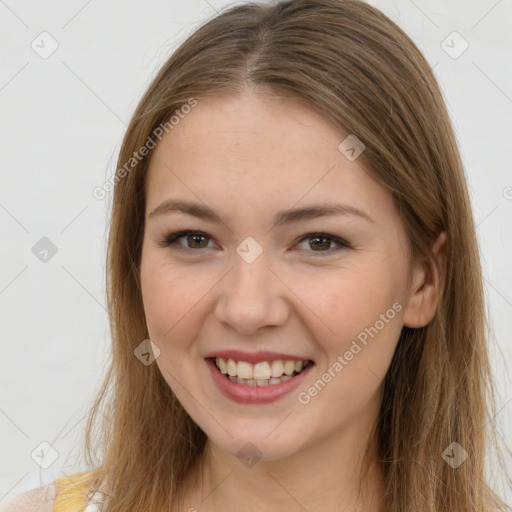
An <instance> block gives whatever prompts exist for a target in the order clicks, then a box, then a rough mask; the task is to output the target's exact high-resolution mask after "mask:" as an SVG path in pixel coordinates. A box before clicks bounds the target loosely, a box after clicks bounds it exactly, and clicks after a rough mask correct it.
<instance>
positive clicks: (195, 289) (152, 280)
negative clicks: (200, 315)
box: [141, 251, 201, 350]
mask: <svg viewBox="0 0 512 512" xmlns="http://www.w3.org/2000/svg"><path fill="white" fill-rule="evenodd" d="M200 289H201V287H200V283H198V282H197V280H196V279H194V277H193V274H190V275H189V274H187V272H186V271H183V269H173V268H172V266H170V265H169V264H168V263H167V262H165V261H161V258H159V257H156V255H154V254H151V253H150V252H149V251H148V253H147V254H144V253H143V258H142V261H141V290H142V300H143V304H144V313H145V316H146V322H147V325H148V331H149V334H150V338H151V340H152V341H154V342H155V343H156V344H157V345H158V346H159V347H160V348H161V349H164V350H168V349H169V348H177V347H179V346H180V340H187V339H188V338H187V336H190V333H188V332H186V331H187V328H188V329H190V328H191V327H193V325H194V323H191V322H187V318H188V317H189V315H190V314H191V312H192V311H193V309H194V306H195V305H196V304H197V302H198V300H199V298H200V297H198V295H199V291H200Z"/></svg>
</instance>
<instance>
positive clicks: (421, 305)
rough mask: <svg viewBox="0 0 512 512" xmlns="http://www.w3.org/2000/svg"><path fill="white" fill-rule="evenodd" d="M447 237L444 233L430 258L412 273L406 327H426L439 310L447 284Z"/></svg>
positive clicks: (405, 320) (436, 243)
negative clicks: (439, 303)
mask: <svg viewBox="0 0 512 512" xmlns="http://www.w3.org/2000/svg"><path fill="white" fill-rule="evenodd" d="M447 245H448V244H447V235H446V231H443V232H442V233H441V234H440V235H439V237H438V239H437V240H436V242H435V243H434V245H433V247H432V251H431V255H430V258H429V259H428V260H426V261H424V262H423V263H422V264H421V265H419V266H417V267H416V268H415V269H414V270H413V272H412V279H411V285H410V288H409V290H408V296H407V300H406V305H405V311H404V316H403V323H404V325H405V326H406V327H413V328H418V327H424V326H425V325H427V324H428V323H429V322H430V321H431V320H432V318H433V317H434V314H435V312H436V309H437V305H438V302H439V299H440V296H441V295H442V293H443V290H444V286H445V283H446V263H447V261H446V258H447V256H446V255H447Z"/></svg>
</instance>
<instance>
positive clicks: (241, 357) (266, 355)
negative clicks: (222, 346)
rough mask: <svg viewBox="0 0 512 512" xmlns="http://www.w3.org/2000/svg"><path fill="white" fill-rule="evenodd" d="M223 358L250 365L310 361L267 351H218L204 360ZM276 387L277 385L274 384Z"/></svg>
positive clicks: (305, 358) (306, 358)
mask: <svg viewBox="0 0 512 512" xmlns="http://www.w3.org/2000/svg"><path fill="white" fill-rule="evenodd" d="M216 357H223V358H224V359H233V360H234V361H246V362H248V363H251V364H256V363H260V362H262V361H268V362H269V363H271V362H272V361H275V360H276V359H281V360H285V361H312V359H309V358H308V357H300V356H293V355H290V354H283V353H280V352H270V351H268V350H261V351H259V352H244V351H243V350H219V351H218V352H212V353H211V354H208V355H207V356H205V358H216ZM276 386H277V384H276Z"/></svg>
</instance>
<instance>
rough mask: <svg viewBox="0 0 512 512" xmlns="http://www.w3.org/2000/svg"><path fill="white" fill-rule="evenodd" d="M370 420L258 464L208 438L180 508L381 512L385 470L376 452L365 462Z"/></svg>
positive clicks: (367, 418) (355, 422) (188, 482)
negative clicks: (281, 457) (245, 461)
mask: <svg viewBox="0 0 512 512" xmlns="http://www.w3.org/2000/svg"><path fill="white" fill-rule="evenodd" d="M374 412H375V411H374ZM374 418H375V416H373V419H374ZM370 419H371V417H370V416H367V415H365V417H364V418H359V421H354V422H352V423H351V425H347V428H345V429H343V430H342V431H341V432H334V433H332V434H331V435H330V436H329V437H324V438H323V439H322V440H321V441H315V442H314V443H313V442H312V443H311V444H310V445H309V446H307V445H302V447H301V450H299V451H296V452H293V453H292V454H291V455H289V456H288V457H286V458H284V459H279V460H267V459H261V460H259V461H257V462H256V463H255V464H254V465H246V464H245V463H244V462H243V461H241V460H240V459H239V458H238V457H236V456H234V455H232V454H230V453H226V452H225V451H223V450H221V449H219V447H218V446H216V445H215V444H214V443H212V442H211V440H210V439H208V440H207V443H206V447H205V450H204V453H203V457H202V459H201V460H200V461H198V463H197V464H196V468H197V470H195V471H193V472H192V473H193V474H192V475H191V477H190V478H189V479H188V480H187V483H186V484H185V485H184V489H186V490H185V491H184V494H183V496H184V497H183V501H182V502H181V503H180V505H182V506H181V508H180V510H187V511H191V512H194V511H197V510H201V512H205V511H212V512H213V511H218V510H224V511H226V512H232V511H233V512H235V511H239V510H245V511H248V512H260V511H261V512H263V511H268V510H279V509H280V510H287V511H300V512H304V511H305V510H307V511H308V512H320V511H321V512H331V511H332V512H334V511H336V512H349V511H350V512H356V511H361V512H362V511H364V512H380V511H382V510H383V508H382V506H381V505H380V502H381V499H382V497H383V494H384V478H383V476H384V475H383V470H382V466H381V465H380V463H378V462H377V460H376V455H375V453H374V451H373V450H370V451H369V453H368V458H369V459H368V460H367V461H364V460H363V456H364V453H365V450H366V448H367V445H368V442H369V439H370V435H371V428H372V426H373V422H372V421H370ZM362 429H363V430H362ZM363 432H364V433H365V434H364V435H362V433H363ZM364 464H366V465H364ZM249 466H250V467H249ZM365 469H367V471H364V470H365ZM360 473H361V475H360ZM360 476H361V478H360ZM173 510H174V509H173Z"/></svg>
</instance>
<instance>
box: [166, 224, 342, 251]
mask: <svg viewBox="0 0 512 512" xmlns="http://www.w3.org/2000/svg"><path fill="white" fill-rule="evenodd" d="M180 239H185V244H181V243H179V240H180ZM208 240H210V237H209V236H208V235H207V234H206V233H203V232H202V231H192V230H182V231H177V232H175V233H170V234H168V235H166V236H165V237H164V239H163V240H162V241H161V243H160V246H161V247H171V246H172V249H173V250H177V251H185V252H190V251H194V250H196V249H207V248H208V247H207V244H208ZM307 241H309V242H308V247H309V248H311V249H315V248H318V249H319V250H312V251H308V250H307V249H301V250H305V251H307V252H313V253H327V254H332V253H333V252H336V251H339V250H340V249H349V248H351V246H350V244H349V243H348V242H346V241H345V240H343V239H342V238H340V237H337V236H334V235H329V234H327V233H308V234H307V235H304V236H302V237H301V238H300V239H299V242H301V243H304V242H307ZM333 243H334V244H337V245H338V248H335V249H334V250H333V249H332V248H329V246H331V245H332V244H333ZM196 252H197V251H196ZM315 256H316V255H315Z"/></svg>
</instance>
